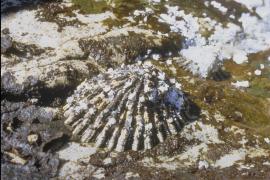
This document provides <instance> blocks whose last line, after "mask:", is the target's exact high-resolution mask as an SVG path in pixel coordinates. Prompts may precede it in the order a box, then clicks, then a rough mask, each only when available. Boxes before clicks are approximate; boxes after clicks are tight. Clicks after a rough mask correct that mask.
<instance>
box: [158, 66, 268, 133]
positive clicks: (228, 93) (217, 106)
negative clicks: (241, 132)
mask: <svg viewBox="0 0 270 180" xmlns="http://www.w3.org/2000/svg"><path fill="white" fill-rule="evenodd" d="M153 64H154V65H155V66H157V67H158V68H160V69H161V70H162V71H164V72H165V73H166V74H167V75H168V76H170V77H172V78H176V80H178V81H179V82H180V83H181V84H182V88H183V89H184V90H185V92H186V93H187V94H188V95H189V96H190V98H191V99H192V100H193V101H194V102H195V103H196V104H198V105H199V107H201V108H202V109H203V110H206V111H208V112H210V113H212V114H215V112H220V113H221V115H223V116H224V117H225V120H226V121H225V122H226V124H228V125H235V126H238V127H241V128H245V129H246V130H248V131H250V132H251V133H253V134H254V133H255V134H260V135H262V136H264V137H269V136H270V123H269V119H270V109H269V107H270V101H269V100H268V99H267V98H265V97H264V96H267V94H260V93H259V92H257V93H258V94H256V93H255V94H253V93H250V92H249V91H242V90H239V89H235V88H233V87H232V86H231V83H230V80H227V81H224V82H216V81H213V80H208V79H206V80H205V79H201V78H200V77H196V76H194V75H192V73H190V72H188V71H185V70H183V68H182V67H181V64H178V63H173V64H172V65H166V64H165V63H162V62H156V61H154V62H153ZM238 68H243V67H239V66H238ZM172 69H175V70H176V72H173V71H172ZM238 72H239V71H238ZM240 72H241V71H240ZM240 72H239V73H240ZM243 72H245V71H243ZM247 72H248V70H247ZM240 74H241V73H240ZM265 81H266V82H263V81H262V79H261V78H258V83H259V84H260V86H262V84H264V85H265V86H263V87H261V89H260V90H262V89H264V88H265V87H269V83H268V79H265ZM254 86H255V85H254ZM266 91H267V90H266V89H265V90H263V92H261V93H265V92H266ZM268 93H269V92H268Z"/></svg>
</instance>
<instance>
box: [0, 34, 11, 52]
mask: <svg viewBox="0 0 270 180" xmlns="http://www.w3.org/2000/svg"><path fill="white" fill-rule="evenodd" d="M11 46H12V38H11V37H10V36H9V35H2V34H1V54H2V53H5V52H6V51H7V50H8V49H9V48H11Z"/></svg>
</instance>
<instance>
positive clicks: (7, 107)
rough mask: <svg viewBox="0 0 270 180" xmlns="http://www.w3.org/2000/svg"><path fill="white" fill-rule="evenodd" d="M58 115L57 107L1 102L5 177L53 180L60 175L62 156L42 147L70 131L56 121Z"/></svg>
mask: <svg viewBox="0 0 270 180" xmlns="http://www.w3.org/2000/svg"><path fill="white" fill-rule="evenodd" d="M57 116H58V113H57V110H56V109H53V108H44V107H39V106H34V105H31V104H30V103H28V102H17V103H14V102H9V101H5V100H4V101H1V154H2V157H1V170H2V172H3V174H2V175H1V178H4V179H14V178H20V179H49V178H50V177H53V176H55V175H56V172H57V169H58V166H59V160H58V157H57V155H53V154H51V153H50V152H49V151H48V150H47V151H46V152H44V151H43V148H42V147H43V146H44V145H46V144H48V143H50V141H51V139H53V138H54V137H58V135H57V134H58V133H59V132H61V131H62V132H65V133H66V132H67V130H65V129H64V128H63V127H64V126H63V125H61V121H59V120H58V121H55V120H56V119H57ZM50 148H53V147H50Z"/></svg>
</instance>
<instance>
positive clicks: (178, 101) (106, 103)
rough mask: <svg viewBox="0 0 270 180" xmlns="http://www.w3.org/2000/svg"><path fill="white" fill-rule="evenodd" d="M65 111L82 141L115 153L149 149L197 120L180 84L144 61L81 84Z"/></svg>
mask: <svg viewBox="0 0 270 180" xmlns="http://www.w3.org/2000/svg"><path fill="white" fill-rule="evenodd" d="M64 111H65V114H64V115H65V118H66V120H65V124H66V125H68V126H69V127H71V128H72V132H73V135H74V136H76V137H78V138H79V139H80V141H81V142H84V143H94V144H95V145H96V146H97V147H104V148H108V149H111V150H116V151H125V150H134V151H138V150H146V149H151V148H152V147H154V146H155V145H157V144H159V143H162V142H163V141H164V140H165V139H166V138H167V137H169V136H171V135H174V134H177V133H178V132H179V131H181V129H182V128H183V126H184V125H185V124H186V123H188V122H189V121H193V120H196V119H197V118H198V113H194V112H192V110H191V106H190V101H189V100H188V99H187V98H186V96H185V95H184V93H183V92H182V91H181V85H180V84H179V83H177V82H176V81H175V79H168V78H167V77H166V75H165V73H163V72H161V71H159V70H157V69H156V68H154V67H153V66H152V65H151V64H147V63H146V64H143V65H138V64H136V65H129V66H124V67H121V68H118V69H115V70H109V71H108V72H106V73H103V74H100V75H98V76H97V77H94V78H92V79H89V80H86V81H84V82H82V83H81V84H80V85H79V86H78V88H77V89H76V90H75V92H74V94H73V95H72V96H71V97H69V98H68V99H67V104H66V105H65V106H64Z"/></svg>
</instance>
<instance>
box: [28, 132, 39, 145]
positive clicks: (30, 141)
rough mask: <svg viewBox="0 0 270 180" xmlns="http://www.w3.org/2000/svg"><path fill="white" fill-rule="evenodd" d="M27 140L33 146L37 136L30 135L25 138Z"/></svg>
mask: <svg viewBox="0 0 270 180" xmlns="http://www.w3.org/2000/svg"><path fill="white" fill-rule="evenodd" d="M27 140H28V142H29V143H30V144H33V143H35V142H37V140H38V135H37V134H30V135H28V136H27Z"/></svg>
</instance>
